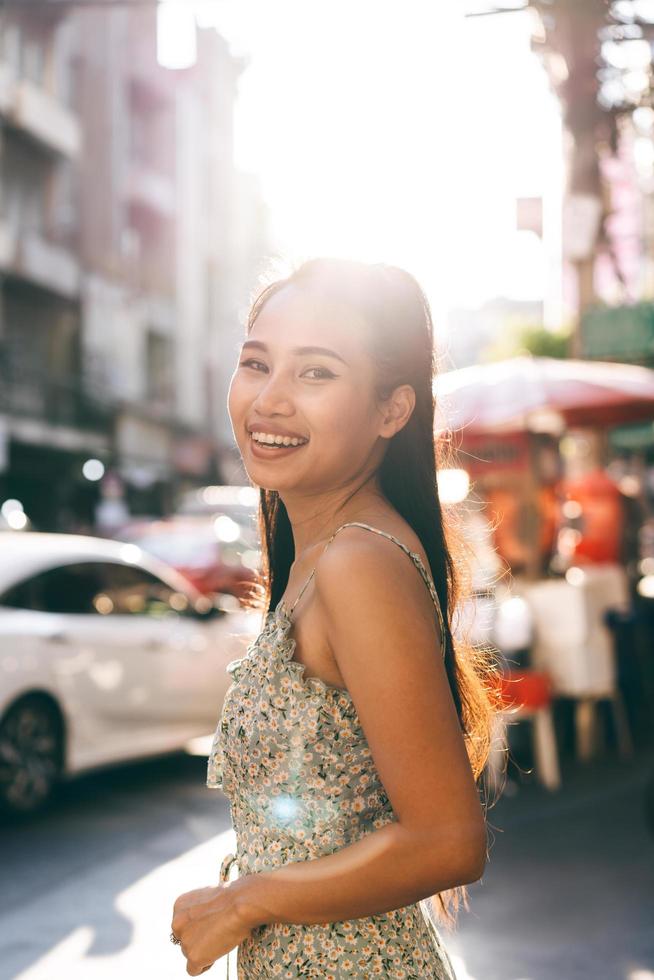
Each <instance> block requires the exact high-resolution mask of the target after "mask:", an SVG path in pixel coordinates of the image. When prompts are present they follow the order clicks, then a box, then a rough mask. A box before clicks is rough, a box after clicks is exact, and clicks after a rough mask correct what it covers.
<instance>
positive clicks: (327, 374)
mask: <svg viewBox="0 0 654 980" xmlns="http://www.w3.org/2000/svg"><path fill="white" fill-rule="evenodd" d="M312 371H316V372H317V374H316V375H314V376H313V377H312V378H310V380H311V381H322V380H323V379H324V378H335V377H336V375H335V374H333V373H332V372H331V371H330V370H329V368H325V367H312V368H307V370H306V371H305V372H304V374H303V375H302V377H303V378H305V377H306V376H307V375H308V374H311V372H312Z"/></svg>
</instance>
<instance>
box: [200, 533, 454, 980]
mask: <svg viewBox="0 0 654 980" xmlns="http://www.w3.org/2000/svg"><path fill="white" fill-rule="evenodd" d="M350 526H358V527H365V528H367V529H368V530H370V531H375V532H376V533H378V534H382V535H384V536H385V537H387V538H390V539H391V540H393V541H395V543H396V544H398V545H399V546H400V547H401V548H402V549H403V550H404V551H405V552H406V553H407V554H408V555H409V556H410V557H411V558H412V560H413V561H414V563H415V564H416V566H417V568H418V570H419V572H420V574H421V575H422V577H423V579H424V581H425V583H426V584H427V586H428V588H429V591H430V593H431V595H432V598H433V600H434V604H435V607H436V610H437V615H438V618H439V623H440V628H441V635H442V636H443V640H444V635H443V634H444V625H443V617H442V613H441V610H440V605H439V602H438V597H437V594H436V589H435V586H434V584H433V582H432V580H431V577H430V575H429V573H428V572H427V570H426V568H425V566H424V564H423V562H422V560H421V559H420V556H419V555H418V554H417V553H415V552H412V551H409V549H408V548H407V547H406V546H405V545H403V544H402V543H401V542H400V541H399V540H398V539H397V538H395V537H393V536H392V535H390V534H388V533H387V532H385V531H381V530H379V529H378V528H374V527H371V526H370V525H368V524H362V523H360V522H355V521H352V522H349V523H348V524H343V525H341V527H339V528H338V529H337V530H336V531H335V532H334V534H333V535H332V536H331V538H330V539H329V541H328V542H327V545H326V547H327V546H328V545H329V544H330V543H331V541H332V540H333V539H334V537H335V536H336V534H337V533H338V532H339V531H340V530H342V528H344V527H350ZM314 572H315V568H314V571H313V572H312V573H311V575H310V576H309V578H308V579H307V581H306V582H305V584H304V586H303V587H302V590H301V591H300V593H299V595H298V597H297V599H296V600H295V602H294V603H293V606H292V607H291V609H287V608H286V606H285V605H284V602H283V600H282V601H280V603H279V604H278V605H277V608H276V609H274V610H272V611H271V612H269V613H268V615H267V616H266V619H265V622H264V625H263V629H262V631H261V633H260V634H259V636H258V637H257V638H256V639H255V640H254V641H253V642H252V643H251V644H250V646H249V647H248V649H247V653H246V656H244V657H242V658H241V659H239V660H233V661H232V662H231V663H230V664H228V666H227V671H228V673H229V674H230V675H231V677H232V679H233V683H232V684H231V686H230V687H229V689H228V691H227V694H226V696H225V700H224V704H223V709H222V712H221V716H220V719H219V722H218V727H217V729H216V733H215V736H214V739H213V744H212V748H211V752H210V755H209V761H208V768H207V786H209V787H210V788H219V789H222V790H223V792H224V793H225V794H226V796H227V797H228V799H229V803H230V810H231V817H232V823H233V826H234V830H235V833H236V840H237V848H236V854H229V855H227V857H226V858H225V860H224V861H223V864H222V867H221V869H220V878H221V880H223V881H224V880H227V877H228V874H229V868H230V867H231V865H232V864H233V863H236V865H237V868H238V872H239V874H242V875H246V874H256V873H257V872H260V871H268V870H272V869H274V868H279V867H281V866H282V865H284V864H287V863H289V862H292V861H309V860H312V859H313V858H319V857H321V856H324V855H327V854H331V853H332V852H333V851H336V850H339V849H341V848H343V847H347V846H348V845H349V844H352V843H354V842H355V841H357V840H359V839H360V838H361V837H363V836H364V835H366V834H370V833H372V832H374V831H375V830H377V829H378V828H380V827H383V826H384V825H385V824H387V823H391V822H393V821H394V820H395V819H396V818H395V815H394V812H393V809H392V806H391V803H390V800H389V798H388V796H387V795H386V792H385V790H384V787H383V785H382V782H381V779H380V777H379V774H378V773H377V770H376V768H375V764H374V762H373V759H372V756H371V752H370V748H369V747H368V743H367V741H366V737H365V735H364V732H363V730H362V727H361V724H360V721H359V718H358V716H357V711H356V708H355V706H354V703H353V701H352V698H351V697H350V695H349V694H348V692H347V691H346V690H345V689H343V688H339V687H335V686H332V685H329V684H327V683H326V682H324V681H323V680H321V679H319V678H317V677H309V676H305V668H304V665H303V664H300V663H299V662H297V661H295V660H294V659H293V652H294V649H295V640H294V639H293V638H292V637H291V636H290V635H289V634H290V629H291V626H292V618H291V617H292V613H293V609H294V608H295V606H296V605H297V602H298V601H299V599H300V597H301V595H302V593H303V592H304V589H305V588H306V586H307V585H308V584H309V581H310V580H311V578H312V577H313V574H314ZM443 649H445V644H444V642H443ZM432 915H433V914H432V913H431V911H430V910H429V908H428V905H427V902H426V901H425V902H418V903H416V904H413V905H408V906H405V907H403V908H399V909H395V910H394V911H391V912H385V913H383V914H377V915H371V916H367V917H364V918H356V919H348V920H344V921H340V922H330V923H327V924H324V925H323V924H320V925H301V924H283V923H272V924H266V925H262V926H258V927H257V928H255V929H253V930H252V933H251V935H250V936H249V937H248V938H247V939H245V940H244V941H243V942H242V943H241V945H240V946H239V948H238V954H237V972H238V977H239V980H263V978H266V980H267V978H272V977H280V978H299V977H306V978H315V980H341V978H346V977H357V978H370V977H383V978H396V980H423V978H431V980H455V974H454V969H453V967H452V963H451V961H450V958H449V956H448V953H447V951H446V949H445V947H444V946H443V943H442V940H441V937H440V935H439V932H438V929H437V927H436V925H435V923H434V921H433V918H432ZM228 967H229V963H228Z"/></svg>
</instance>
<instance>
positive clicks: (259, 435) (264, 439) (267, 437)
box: [250, 432, 309, 446]
mask: <svg viewBox="0 0 654 980" xmlns="http://www.w3.org/2000/svg"><path fill="white" fill-rule="evenodd" d="M250 435H251V437H252V439H254V441H255V442H258V443H261V444H262V445H264V446H303V445H304V443H305V442H308V441H309V440H308V439H299V438H297V437H296V436H275V435H272V433H269V432H252V433H250Z"/></svg>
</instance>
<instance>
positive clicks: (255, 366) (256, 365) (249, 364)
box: [240, 357, 266, 371]
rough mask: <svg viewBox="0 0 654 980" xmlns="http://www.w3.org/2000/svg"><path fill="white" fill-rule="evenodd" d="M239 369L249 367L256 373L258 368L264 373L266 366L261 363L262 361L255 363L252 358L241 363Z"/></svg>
mask: <svg viewBox="0 0 654 980" xmlns="http://www.w3.org/2000/svg"><path fill="white" fill-rule="evenodd" d="M240 367H251V368H253V369H254V370H255V371H258V370H259V368H263V369H264V371H265V370H266V365H265V364H264V363H263V361H257V360H256V359H255V358H254V357H250V358H248V360H247V361H241V363H240Z"/></svg>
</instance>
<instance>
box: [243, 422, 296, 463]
mask: <svg viewBox="0 0 654 980" xmlns="http://www.w3.org/2000/svg"><path fill="white" fill-rule="evenodd" d="M248 435H249V438H248V444H249V447H250V452H251V453H252V455H253V456H254V457H255V458H256V459H266V460H270V459H276V458H281V457H286V456H290V455H291V454H292V453H295V452H299V450H301V449H304V447H305V446H306V445H307V443H308V442H309V440H308V439H303V441H301V442H300V440H299V439H298V438H297V437H296V436H293V437H291V436H281V435H273V434H272V433H267V432H266V431H265V430H264V429H261V430H258V429H257V430H255V431H254V432H250V433H249V434H248Z"/></svg>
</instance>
